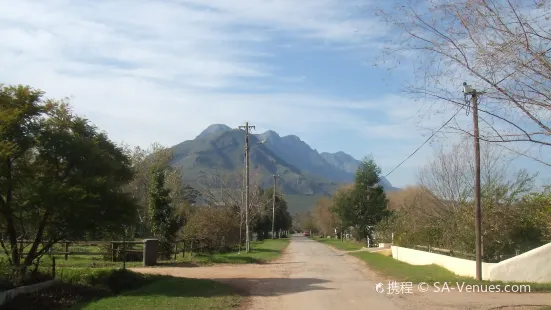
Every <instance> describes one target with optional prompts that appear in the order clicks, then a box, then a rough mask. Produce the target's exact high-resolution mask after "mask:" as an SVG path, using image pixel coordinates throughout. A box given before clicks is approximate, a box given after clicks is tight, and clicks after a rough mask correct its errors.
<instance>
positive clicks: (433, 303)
mask: <svg viewBox="0 0 551 310" xmlns="http://www.w3.org/2000/svg"><path fill="white" fill-rule="evenodd" d="M371 255H380V254H371ZM135 271H138V272H144V273H160V274H170V275H172V276H178V277H189V278H208V279H214V280H216V281H219V282H223V283H227V284H230V285H232V286H234V287H235V288H237V289H238V290H240V291H241V292H242V293H245V294H247V295H249V296H250V298H249V300H248V302H247V308H249V309H366V306H367V305H369V308H373V309H389V310H391V309H435V310H436V309H491V308H496V307H514V309H539V308H540V307H541V306H542V305H551V294H549V293H524V294H506V293H465V292H463V293H459V292H451V293H435V292H426V293H422V292H419V291H418V290H416V289H414V290H413V292H412V293H411V294H408V293H403V294H387V293H386V292H383V293H378V292H377V291H376V290H375V286H376V284H377V283H379V282H383V283H385V285H384V288H385V290H386V287H387V283H388V281H389V280H391V279H389V278H388V277H387V276H384V275H379V274H377V273H375V272H374V271H372V270H370V269H369V267H368V266H367V265H366V264H365V263H364V262H362V261H360V260H359V259H357V258H355V257H353V256H351V255H348V254H346V253H345V252H341V251H339V250H336V249H334V248H332V247H329V246H326V245H324V244H322V243H319V242H316V241H314V240H311V239H308V238H305V237H301V236H295V237H293V238H292V241H291V243H290V244H289V246H288V247H287V249H286V251H285V253H284V254H283V255H282V257H281V258H280V259H278V260H276V261H273V262H271V263H267V264H253V265H249V264H247V265H215V266H209V267H199V268H172V267H170V268H139V269H135Z"/></svg>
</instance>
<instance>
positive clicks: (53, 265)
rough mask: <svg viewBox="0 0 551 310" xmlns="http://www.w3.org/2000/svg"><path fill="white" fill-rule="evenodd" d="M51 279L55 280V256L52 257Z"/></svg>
mask: <svg viewBox="0 0 551 310" xmlns="http://www.w3.org/2000/svg"><path fill="white" fill-rule="evenodd" d="M52 277H53V278H54V279H55V256H52Z"/></svg>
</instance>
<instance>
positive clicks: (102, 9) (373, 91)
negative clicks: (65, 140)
mask: <svg viewBox="0 0 551 310" xmlns="http://www.w3.org/2000/svg"><path fill="white" fill-rule="evenodd" d="M207 3H208V4H207ZM368 4H369V3H368V1H356V0H347V1H339V0H301V1H300V6H298V5H297V1H293V0H280V1H269V0H263V1H237V0H235V1H228V0H209V1H200V0H165V1H152V0H151V1H146V0H132V1H130V0H126V1H125V0H113V1H100V0H98V1H68V0H67V1H60V0H50V1H26V0H19V1H0V38H2V39H1V40H0V68H2V70H1V71H0V83H4V84H25V85H30V86H32V87H36V88H39V89H42V90H43V91H45V92H46V96H47V97H50V98H65V97H67V98H69V99H70V103H71V106H72V107H73V109H74V111H75V112H76V113H78V114H80V115H83V116H85V117H86V118H88V119H89V120H90V121H91V122H92V123H94V124H95V125H97V126H98V127H99V128H100V129H101V130H104V131H106V132H107V133H108V134H109V136H110V137H111V139H112V140H114V141H116V142H121V143H122V142H124V143H127V144H130V145H138V146H142V147H147V146H148V145H150V144H151V143H153V142H158V143H161V144H163V145H166V146H172V145H174V144H177V143H179V142H182V141H185V140H189V139H193V138H195V137H196V136H197V135H198V134H199V133H200V132H201V131H202V130H203V129H205V128H206V127H207V126H209V125H210V124H215V123H221V124H226V125H228V126H230V127H237V126H239V125H242V124H243V123H244V122H245V121H248V122H250V123H251V124H252V125H255V126H256V131H254V132H255V133H261V132H263V131H265V130H268V129H271V130H274V131H276V132H278V133H279V134H280V135H289V134H294V135H297V136H299V137H300V138H301V139H302V140H304V141H305V142H306V143H308V144H309V145H310V146H311V147H312V148H314V149H317V150H318V151H320V152H322V151H323V152H337V151H344V152H346V153H349V154H351V155H352V156H354V157H355V158H358V159H360V158H362V157H364V156H366V155H370V154H371V155H372V156H373V157H374V159H375V160H376V162H377V163H378V164H379V165H380V166H381V168H382V171H383V174H386V173H388V172H390V171H391V170H392V169H393V168H394V167H395V166H396V165H398V164H399V163H400V162H401V161H402V160H403V159H405V158H406V157H407V156H408V155H410V154H411V153H412V152H413V151H414V150H415V149H416V148H417V147H418V146H419V145H420V144H421V143H422V142H423V141H424V140H425V139H426V137H427V135H428V134H430V132H431V130H434V129H437V128H438V127H440V126H441V125H442V124H443V123H444V122H445V120H446V119H447V118H448V117H449V115H450V113H453V112H454V111H447V112H446V113H444V114H442V115H432V116H431V117H428V116H427V115H426V112H423V111H424V110H423V107H424V104H423V103H422V102H418V101H414V100H412V99H410V98H408V97H407V96H404V93H403V91H402V89H403V88H402V86H403V85H404V83H407V82H408V80H410V79H412V78H413V72H412V68H413V66H412V64H408V63H407V62H405V63H401V64H400V65H399V66H396V67H393V68H392V69H390V70H388V69H387V68H386V67H381V66H376V65H374V64H377V59H378V57H379V56H380V55H381V51H382V48H383V47H384V45H385V44H386V43H387V42H388V38H389V37H391V36H392V32H391V30H390V29H388V28H387V27H386V26H385V25H384V24H383V23H381V22H379V21H378V20H377V18H376V17H375V16H374V14H373V11H372V10H371V9H370V6H369V5H368ZM460 92H461V88H460V85H458V94H459V95H460ZM461 117H462V118H463V121H468V118H467V116H461V115H460V116H458V118H461ZM456 138H457V137H454V136H452V137H445V138H443V140H444V141H448V142H449V141H451V140H453V139H456ZM450 139H451V140H450ZM431 152H432V150H431V147H430V145H428V144H427V145H426V146H425V147H423V148H422V149H421V150H420V151H419V152H418V153H416V154H415V155H414V156H412V157H411V158H410V159H409V160H408V161H406V162H405V163H404V164H403V165H401V166H400V167H399V168H398V169H396V170H395V171H394V172H393V173H392V174H391V175H390V176H388V180H389V181H390V182H391V183H392V184H393V185H394V186H399V187H402V186H406V185H408V184H414V183H415V182H416V175H417V172H418V169H419V167H420V166H422V165H423V164H425V163H427V161H428V160H429V159H430V156H431ZM518 165H520V166H522V167H526V168H529V169H531V170H533V171H538V169H541V168H542V166H541V165H537V164H534V163H533V162H529V161H526V160H523V161H519V162H518ZM547 169H548V168H547ZM547 174H548V173H547Z"/></svg>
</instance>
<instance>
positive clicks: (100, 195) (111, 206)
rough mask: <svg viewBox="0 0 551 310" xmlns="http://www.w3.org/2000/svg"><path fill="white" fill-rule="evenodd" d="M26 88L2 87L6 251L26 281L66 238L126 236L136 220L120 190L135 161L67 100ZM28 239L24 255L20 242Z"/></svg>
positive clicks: (0, 170) (0, 205)
mask: <svg viewBox="0 0 551 310" xmlns="http://www.w3.org/2000/svg"><path fill="white" fill-rule="evenodd" d="M43 94H44V93H43V92H42V91H40V90H36V89H33V88H30V87H28V86H1V87H0V137H1V139H0V163H1V164H0V214H1V217H0V228H1V229H2V232H3V235H4V236H6V237H7V239H8V241H7V243H6V242H4V241H3V240H1V241H0V242H1V246H2V248H3V250H4V252H5V253H6V255H7V256H8V260H9V263H10V264H11V265H12V266H13V267H14V269H15V270H16V272H17V279H18V280H21V279H22V277H23V276H24V275H25V274H26V273H27V271H28V267H29V266H31V265H32V264H35V269H34V270H36V269H37V268H38V262H39V260H40V257H41V256H42V255H43V254H44V253H46V252H47V251H48V250H49V249H50V248H51V247H52V245H53V244H55V243H56V242H58V241H60V240H62V239H65V238H81V237H82V236H84V235H85V234H86V233H88V232H92V231H96V232H103V233H106V232H112V231H122V230H123V226H124V225H125V224H129V223H132V222H133V221H134V220H135V219H136V204H135V202H134V200H133V199H132V198H131V197H130V196H129V195H127V194H126V193H125V192H124V191H123V186H124V185H125V184H126V183H127V182H129V181H130V180H131V178H132V170H131V168H130V159H129V158H128V157H127V156H126V154H125V153H124V151H123V149H122V148H121V147H118V146H117V145H115V144H114V143H113V142H111V141H110V140H109V138H108V137H107V136H106V135H105V134H104V133H100V132H98V130H97V128H96V127H94V126H93V125H91V124H89V123H88V121H87V120H85V119H83V118H80V117H78V116H75V115H74V114H73V113H72V112H71V111H70V109H69V106H68V105H67V103H65V102H63V101H61V102H59V101H54V100H46V99H44V98H43ZM22 239H29V240H30V242H31V243H30V246H29V248H28V251H27V254H26V255H25V256H24V258H23V255H22V251H23V249H21V248H19V247H18V240H22Z"/></svg>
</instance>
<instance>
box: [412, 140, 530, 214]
mask: <svg viewBox="0 0 551 310" xmlns="http://www.w3.org/2000/svg"><path fill="white" fill-rule="evenodd" d="M470 143H472V141H471V140H466V141H463V142H462V143H458V144H455V145H452V146H451V147H450V148H449V149H448V150H446V149H445V147H444V146H442V145H439V146H437V147H435V153H434V158H433V159H432V160H431V161H429V162H428V163H427V164H426V165H425V166H424V167H423V168H421V169H420V172H419V174H418V182H419V184H420V185H421V186H422V188H424V189H425V190H426V191H427V193H430V194H432V195H434V197H435V198H437V199H438V201H439V202H440V203H441V204H442V205H443V206H448V207H450V208H449V209H457V208H458V207H459V206H461V205H462V204H464V203H466V202H470V201H472V199H473V195H474V187H473V181H472V180H473V179H474V169H475V168H474V163H473V162H472V159H471V158H472V154H471V150H472V147H471V145H470ZM482 146H483V147H482V148H481V181H482V188H483V190H484V192H483V196H485V197H486V198H488V197H489V196H494V198H495V199H508V200H514V199H518V198H519V197H520V195H521V194H524V193H526V192H528V191H529V190H530V189H531V185H532V183H533V180H534V178H535V177H536V175H529V174H528V173H527V172H526V171H525V170H519V171H517V172H512V171H511V169H510V163H511V158H508V157H507V155H506V154H505V152H504V151H503V150H502V149H500V148H498V147H496V146H493V145H492V144H490V143H487V142H484V143H482ZM496 195H501V197H497V196H496Z"/></svg>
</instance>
